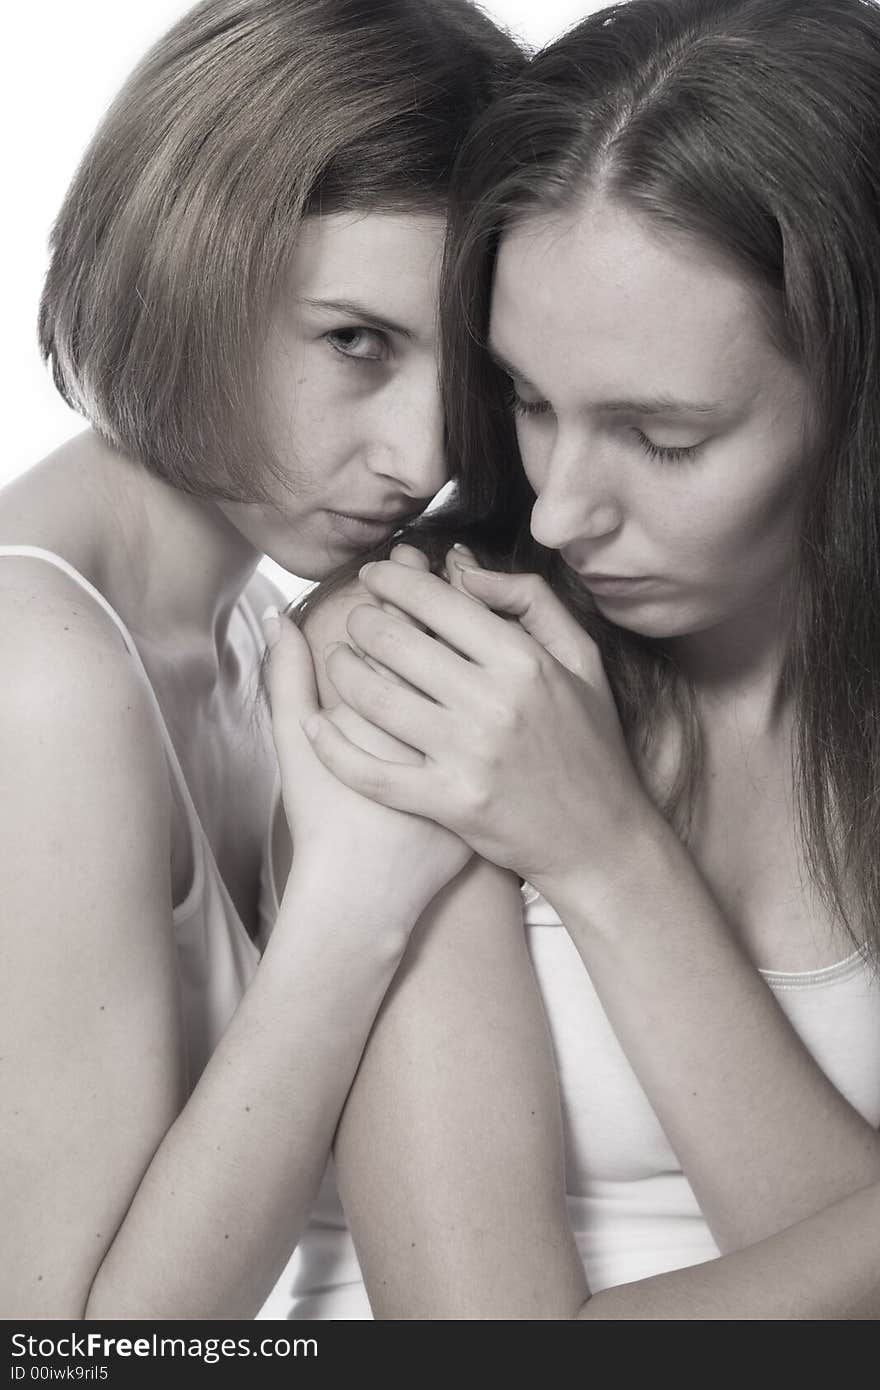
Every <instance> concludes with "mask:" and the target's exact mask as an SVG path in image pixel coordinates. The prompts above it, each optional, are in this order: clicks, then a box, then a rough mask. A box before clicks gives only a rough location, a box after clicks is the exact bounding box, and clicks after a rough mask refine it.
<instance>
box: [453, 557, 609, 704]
mask: <svg viewBox="0 0 880 1390" xmlns="http://www.w3.org/2000/svg"><path fill="white" fill-rule="evenodd" d="M461 574H462V582H463V584H464V586H465V588H466V589H467V591H468V592H469V593H470V592H473V594H474V596H475V597H479V598H482V599H483V601H484V603H487V604H488V605H489V606H490V607H491V608H492V609H493V610H494V611H496V612H499V613H509V614H510V615H511V616H512V617H515V618H517V619H518V620H519V623H520V626H521V627H522V628H523V630H524V631H525V632H527V633H528V634H529V636H530V637H533V638H534V639H535V641H536V642H539V643H540V645H541V646H542V647H543V648H544V650H545V651H547V652H549V654H550V655H551V656H553V657H555V658H556V660H557V661H558V662H560V663H561V665H563V666H565V667H567V668H568V670H569V671H571V672H572V674H573V675H576V676H580V678H581V679H582V680H586V679H588V678H589V677H590V676H592V675H593V674H595V672H596V667H597V663H598V664H599V665H601V661H600V657H599V652H598V648H597V646H596V644H595V642H594V641H593V639H592V638H591V637H590V636H589V635H588V634H587V633H586V632H585V631H584V629H583V628H582V627H581V625H580V623H578V622H577V620H576V619H575V618H574V617H573V616H572V614H571V613H569V611H568V609H567V608H566V607H565V605H564V604H563V603H561V602H560V600H559V599H558V598H557V597H556V595H555V594H554V592H553V590H552V589H551V588H550V586H549V584H548V583H547V582H546V580H544V579H542V578H541V577H540V575H537V574H503V573H500V572H497V571H495V570H482V569H479V568H473V567H471V566H465V567H462V571H461Z"/></svg>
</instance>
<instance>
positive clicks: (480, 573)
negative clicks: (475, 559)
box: [452, 560, 504, 579]
mask: <svg viewBox="0 0 880 1390" xmlns="http://www.w3.org/2000/svg"><path fill="white" fill-rule="evenodd" d="M452 563H453V564H454V565H455V568H456V569H457V570H459V571H460V572H461V573H462V574H469V575H476V577H477V578H478V579H503V578H504V575H503V574H496V573H495V572H494V570H481V569H476V568H475V567H474V566H473V565H463V564H462V563H461V561H460V560H453V562H452Z"/></svg>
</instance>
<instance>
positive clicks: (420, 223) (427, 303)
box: [288, 212, 446, 326]
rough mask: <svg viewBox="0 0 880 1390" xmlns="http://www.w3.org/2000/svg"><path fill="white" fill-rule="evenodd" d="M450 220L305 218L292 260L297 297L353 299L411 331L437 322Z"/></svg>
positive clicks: (377, 215) (363, 215) (422, 216)
mask: <svg viewBox="0 0 880 1390" xmlns="http://www.w3.org/2000/svg"><path fill="white" fill-rule="evenodd" d="M445 230H446V219H445V218H443V217H440V216H435V215H433V214H430V213H413V214H404V213H401V214H394V213H382V212H349V213H333V214H330V215H329V216H312V217H307V218H306V219H305V220H304V221H303V223H302V226H301V228H300V232H299V235H298V237H297V243H296V248H295V250H294V253H293V256H292V258H291V264H290V275H289V281H288V284H289V288H290V290H291V292H292V293H293V295H294V297H295V298H297V299H299V298H307V299H337V300H353V301H356V302H363V303H365V304H369V305H370V306H371V307H373V308H375V309H376V310H377V311H378V310H379V309H382V311H383V312H384V313H386V314H387V316H388V317H389V318H395V319H400V320H401V321H402V322H406V323H407V325H408V326H413V325H416V326H418V325H422V326H427V324H428V323H430V322H431V321H432V320H433V315H434V311H435V304H436V294H437V284H438V280H439V273H440V261H441V258H442V252H443V238H444V234H445Z"/></svg>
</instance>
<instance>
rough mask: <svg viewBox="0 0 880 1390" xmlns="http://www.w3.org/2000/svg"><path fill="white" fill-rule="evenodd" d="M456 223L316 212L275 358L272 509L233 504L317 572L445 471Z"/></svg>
mask: <svg viewBox="0 0 880 1390" xmlns="http://www.w3.org/2000/svg"><path fill="white" fill-rule="evenodd" d="M444 231H445V221H444V219H443V218H441V217H434V216H430V215H428V214H424V215H402V214H401V215H392V214H385V213H375V212H369V213H363V212H362V213H339V214H333V215H329V216H326V217H310V218H308V219H307V220H306V222H305V223H304V225H303V227H302V230H301V232H300V234H299V236H298V239H297V246H296V250H295V252H294V255H293V257H292V261H291V266H290V272H289V275H288V278H287V283H286V285H285V286H284V291H283V293H282V294H281V295H280V296H279V299H278V303H277V305H276V311H275V314H274V316H273V320H272V324H271V328H270V333H269V340H268V347H267V353H266V358H265V363H264V384H265V400H266V403H267V409H268V413H269V424H270V438H271V440H272V443H273V445H274V447H275V452H276V456H277V457H278V458H280V459H282V460H285V461H286V463H287V478H288V482H289V489H288V490H285V489H284V488H280V487H279V488H277V489H275V491H274V495H273V502H274V503H275V506H274V507H270V506H260V505H256V504H247V505H244V504H238V503H224V504H222V508H223V511H224V513H225V514H226V516H227V517H228V518H229V519H230V520H231V521H232V522H233V524H234V525H235V526H236V528H237V529H238V530H239V531H240V532H241V533H242V534H243V535H244V536H245V537H246V538H247V539H248V540H249V541H250V542H251V543H252V544H253V545H254V546H255V547H256V548H257V549H258V550H260V551H263V552H265V553H266V554H268V555H269V556H271V558H272V559H273V560H275V561H276V562H277V563H278V564H280V565H282V566H283V567H284V568H285V569H288V570H291V571H292V572H293V573H295V574H298V575H301V576H302V577H303V578H307V579H318V578H321V577H322V576H324V575H326V574H328V573H330V572H331V571H332V570H333V569H335V568H336V567H337V566H338V565H340V564H341V563H342V562H343V561H345V560H346V559H348V558H350V557H351V556H352V555H354V554H356V553H357V552H358V551H359V550H365V549H367V548H368V547H370V546H372V545H375V544H377V543H378V542H379V541H380V540H382V539H383V537H385V536H387V535H388V534H390V532H392V531H393V530H395V529H396V528H397V527H398V526H399V525H400V524H401V522H402V519H403V517H405V516H412V515H414V514H415V513H417V512H420V511H422V510H423V508H424V507H425V505H426V504H427V502H428V501H430V499H431V498H432V497H433V496H434V494H435V493H436V492H437V491H439V489H440V488H441V487H442V485H443V483H444V481H445V476H446V475H445V461H444V456H443V426H442V417H441V409H440V399H439V385H438V379H437V355H436V311H437V287H438V279H439V269H440V257H441V253H442V247H443V236H444Z"/></svg>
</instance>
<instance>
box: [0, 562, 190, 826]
mask: <svg viewBox="0 0 880 1390" xmlns="http://www.w3.org/2000/svg"><path fill="white" fill-rule="evenodd" d="M6 556H10V557H17V558H20V559H25V560H43V561H45V563H46V564H47V565H53V566H54V568H55V569H57V570H60V571H61V572H62V574H66V575H67V577H68V579H71V580H72V581H73V583H74V584H76V585H78V586H79V588H80V589H84V590H85V592H86V593H87V594H88V595H89V597H90V598H91V599H93V600H94V602H95V603H96V604H97V605H98V607H99V608H102V609H103V610H104V612H105V613H106V615H107V617H108V618H109V619H110V621H111V622H112V623H113V625H114V627H115V628H116V629H117V631H118V633H119V635H120V637H121V638H122V640H123V642H124V643H125V647H126V650H127V651H128V654H129V656H130V657H131V659H132V661H133V662H134V664H135V667H136V668H137V670H138V671H139V673H140V675H141V678H142V680H143V682H144V685H145V686H146V689H147V691H148V694H149V697H150V702H151V703H152V706H153V709H154V711H155V714H156V719H157V721H158V725H159V732H160V734H161V737H162V743H163V746H164V748H165V756H166V758H167V760H168V766H169V768H170V770H171V776H172V778H173V780H174V787H175V791H176V792H177V794H178V797H179V799H180V802H181V805H182V806H183V809H184V811H185V813H186V818H187V821H188V823H189V829H190V834H191V835H192V840H193V846H194V847H195V846H197V845H198V846H201V844H202V837H203V835H204V831H203V829H202V823H201V821H200V819H199V814H198V812H197V810H196V807H195V803H194V801H193V799H192V797H191V795H190V790H189V787H188V786H187V783H186V778H185V777H184V775H183V768H182V767H181V766H180V760H179V759H178V756H177V753H176V752H175V749H174V744H173V743H172V741H171V735H170V734H169V732H168V726H167V724H166V723H165V717H164V715H163V714H162V708H161V706H160V704H159V701H158V698H157V696H156V692H155V690H154V689H153V683H152V681H151V680H150V677H149V675H148V674H147V668H146V667H145V666H144V663H143V661H142V660H141V654H140V652H139V651H138V649H137V645H136V643H135V640H134V638H133V637H132V635H131V633H130V632H129V630H128V628H127V627H126V626H125V623H124V622H123V621H122V619H121V618H120V616H119V614H118V613H117V612H116V609H115V608H114V607H113V606H112V604H110V603H109V602H108V600H107V599H106V598H105V597H104V595H103V594H102V593H101V591H100V590H99V589H96V588H95V586H94V584H91V583H90V582H89V580H88V579H86V577H85V575H84V574H80V572H79V570H78V569H75V568H74V567H73V565H71V564H70V562H69V561H68V560H65V559H64V557H63V556H61V555H56V554H55V551H54V550H43V549H41V548H40V547H39V546H35V545H0V559H3V558H5V557H6Z"/></svg>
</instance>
